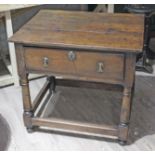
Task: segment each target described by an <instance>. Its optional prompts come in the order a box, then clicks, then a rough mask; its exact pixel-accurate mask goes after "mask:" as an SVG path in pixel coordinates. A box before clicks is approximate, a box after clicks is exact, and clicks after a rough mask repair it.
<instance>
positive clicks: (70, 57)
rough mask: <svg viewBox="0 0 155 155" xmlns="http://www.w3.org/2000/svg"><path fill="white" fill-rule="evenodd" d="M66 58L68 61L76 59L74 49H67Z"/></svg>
mask: <svg viewBox="0 0 155 155" xmlns="http://www.w3.org/2000/svg"><path fill="white" fill-rule="evenodd" d="M68 59H69V60H70V61H74V60H75V59H76V53H75V52H74V51H69V52H68Z"/></svg>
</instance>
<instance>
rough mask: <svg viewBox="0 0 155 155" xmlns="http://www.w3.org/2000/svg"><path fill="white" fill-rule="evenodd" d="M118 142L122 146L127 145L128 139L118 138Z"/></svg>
mask: <svg viewBox="0 0 155 155" xmlns="http://www.w3.org/2000/svg"><path fill="white" fill-rule="evenodd" d="M118 143H119V144H120V145H122V146H125V145H126V144H127V141H124V140H118Z"/></svg>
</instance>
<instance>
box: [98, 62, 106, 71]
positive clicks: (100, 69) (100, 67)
mask: <svg viewBox="0 0 155 155" xmlns="http://www.w3.org/2000/svg"><path fill="white" fill-rule="evenodd" d="M104 67H105V65H104V63H103V62H98V63H97V72H98V73H103V71H104Z"/></svg>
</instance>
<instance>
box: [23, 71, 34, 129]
mask: <svg viewBox="0 0 155 155" xmlns="http://www.w3.org/2000/svg"><path fill="white" fill-rule="evenodd" d="M21 86H22V96H23V106H24V114H23V117H24V124H25V126H26V128H27V131H28V132H32V131H33V130H32V128H33V127H32V123H31V118H32V117H33V111H32V104H31V99H30V90H29V82H28V75H27V74H26V75H25V77H22V78H21Z"/></svg>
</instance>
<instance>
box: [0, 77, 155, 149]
mask: <svg viewBox="0 0 155 155" xmlns="http://www.w3.org/2000/svg"><path fill="white" fill-rule="evenodd" d="M43 83H44V79H38V80H34V81H32V82H30V85H31V96H32V98H33V99H34V97H35V95H36V93H37V92H38V90H39V89H40V88H41V86H42V85H43ZM154 88H155V78H154V77H141V76H138V77H136V88H135V96H134V101H133V108H132V117H131V124H130V134H129V144H128V145H127V146H124V147H122V146H120V145H119V144H117V143H115V142H113V141H108V140H106V139H96V138H88V137H78V136H71V135H64V134H58V133H55V132H43V131H42V132H40V131H38V132H34V133H32V134H28V133H27V131H26V129H25V127H24V125H23V120H22V112H23V109H22V97H21V88H20V87H13V86H10V87H6V88H3V89H0V104H1V105H0V113H1V115H2V116H3V117H4V118H5V119H6V121H7V123H8V125H9V126H10V131H11V134H10V135H11V137H10V142H9V146H8V150H155V120H154V118H155V104H154V103H155V95H154V93H155V92H154ZM64 92H65V93H64ZM69 92H71V93H69ZM77 92H79V91H78V89H75V88H64V87H59V88H58V89H57V94H58V95H57V97H58V98H57V99H56V101H57V102H58V103H57V104H56V106H55V109H56V110H55V111H54V113H53V116H54V117H66V118H68V119H70V118H71V119H82V118H84V120H87V121H88V120H89V119H90V118H91V120H92V121H98V122H99V123H102V121H103V122H110V121H111V122H110V123H117V122H118V120H119V115H118V114H119V110H120V104H119V100H120V97H121V94H120V93H118V94H116V92H111V93H109V92H107V91H104V90H90V91H88V90H87V89H81V93H78V94H77ZM77 98H80V99H81V100H82V102H80V103H81V105H80V106H78V107H77V106H76V105H77V103H78V101H77ZM96 101H97V102H96ZM101 101H102V103H101ZM68 103H72V106H73V107H74V108H73V109H72V108H69V107H70V106H69V105H70V104H68ZM82 103H85V105H86V106H84V105H83V104H82ZM60 104H64V105H61V106H60ZM93 104H96V106H95V107H96V108H95V109H92V107H93V106H92V105H93ZM101 104H102V105H101ZM67 107H68V108H67ZM80 107H81V109H82V110H81V109H80ZM97 107H98V108H97ZM75 109H76V110H75ZM84 110H85V111H87V112H88V113H87V114H85V113H83V111H84ZM62 111H63V112H64V111H66V112H64V113H63V112H62ZM80 111H82V112H81V113H80ZM96 111H98V113H97V115H96V114H95V113H96ZM112 113H113V115H111V114H112ZM91 114H92V115H91ZM100 115H101V116H102V117H99V116H100ZM50 116H52V115H51V114H50V113H49V114H48V117H50ZM72 116H73V117H72ZM94 118H95V119H94Z"/></svg>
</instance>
